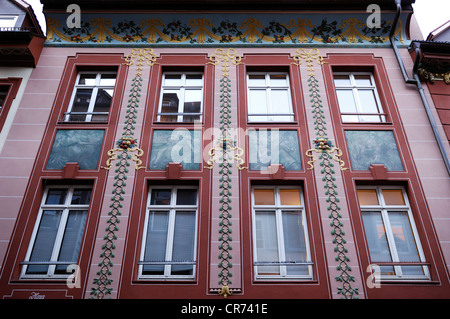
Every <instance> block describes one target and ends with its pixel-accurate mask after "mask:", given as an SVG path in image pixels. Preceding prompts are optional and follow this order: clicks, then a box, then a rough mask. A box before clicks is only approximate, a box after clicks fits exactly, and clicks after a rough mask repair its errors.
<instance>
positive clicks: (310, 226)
mask: <svg viewBox="0 0 450 319" xmlns="http://www.w3.org/2000/svg"><path fill="white" fill-rule="evenodd" d="M41 2H42V3H43V4H44V13H45V15H46V19H47V38H46V41H45V44H44V47H43V49H42V53H41V56H40V58H39V60H38V62H37V64H36V67H35V68H34V69H33V70H32V72H31V75H30V78H29V80H28V83H27V85H26V89H25V91H24V93H23V97H22V99H21V101H20V104H19V105H18V109H17V114H16V116H15V118H14V120H13V121H12V123H11V129H10V130H9V132H8V135H7V136H6V138H5V142H4V147H3V149H2V152H1V154H0V171H1V172H0V180H1V183H0V185H1V186H0V187H1V194H0V200H1V205H0V207H1V216H0V218H1V221H2V223H1V230H2V231H1V236H2V238H1V242H0V243H1V247H0V256H1V261H2V269H1V273H0V295H1V296H2V298H3V299H10V298H14V299H29V298H46V299H62V298H73V299H88V298H94V299H103V298H113V299H159V298H162V299H185V298H190V299H198V298H201V299H223V298H228V299H241V298H245V299H257V298H258V299H265V298H272V299H273V298H282V299H336V298H346V299H353V298H360V299H376V298H380V299H392V298H408V299H410V298H449V297H450V281H449V280H450V277H449V267H448V260H449V259H450V244H449V243H450V238H449V234H450V232H449V231H448V229H449V227H450V216H448V213H449V212H450V179H449V170H448V166H446V163H448V156H447V154H449V152H450V147H449V143H448V140H447V139H446V138H444V136H445V132H444V129H443V126H442V124H441V121H440V119H439V117H438V116H436V110H435V106H434V101H433V100H432V99H431V98H430V96H429V95H430V92H429V90H428V88H427V87H426V86H424V87H422V90H423V92H424V94H423V95H424V96H423V95H421V91H420V90H419V84H420V81H419V83H417V80H415V78H414V74H417V72H416V71H414V70H413V68H414V62H415V61H414V56H412V55H411V54H410V52H409V50H408V48H409V47H410V45H411V39H415V38H417V37H416V35H417V34H418V28H417V24H416V22H415V20H414V16H413V11H412V7H411V3H412V2H413V1H411V0H409V1H401V2H395V1H378V2H377V3H378V7H373V6H371V5H372V2H373V1H340V4H339V5H337V4H336V3H335V1H326V0H323V1H322V0H320V1H314V4H311V2H310V1H284V2H283V3H282V4H277V5H275V4H274V3H272V2H270V1H258V2H255V1H251V0H248V1H241V2H240V7H239V8H238V10H236V8H234V7H233V8H232V6H233V5H234V4H232V3H231V2H230V1H217V2H214V3H212V4H211V3H208V2H206V1H192V2H188V3H187V4H186V3H185V2H183V1H176V0H173V1H172V0H166V1H164V2H162V1H161V2H160V1H152V2H151V3H150V4H149V2H148V1H138V0H136V1H126V2H125V1H108V5H107V7H105V3H104V2H102V1H92V0H91V1H78V2H77V3H78V5H79V6H78V7H77V6H75V7H73V6H70V5H71V1H61V0H58V1H52V0H43V1H41ZM69 6H70V7H69ZM174 8H175V9H174ZM324 8H326V10H324ZM372 24H374V25H372ZM413 72H414V74H413ZM424 100H426V101H428V104H427V105H428V107H430V108H431V111H432V114H431V115H432V117H431V118H432V119H434V120H435V122H436V123H437V124H436V123H435V124H436V125H434V126H433V124H430V123H431V122H430V119H429V118H428V117H427V110H426V109H425V106H424ZM439 139H440V140H443V141H444V143H443V145H442V146H441V147H440V146H439V142H438V140H439Z"/></svg>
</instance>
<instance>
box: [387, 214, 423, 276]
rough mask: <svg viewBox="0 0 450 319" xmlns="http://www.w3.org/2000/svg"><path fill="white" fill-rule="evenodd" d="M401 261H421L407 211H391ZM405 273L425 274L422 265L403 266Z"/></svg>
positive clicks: (390, 217) (391, 220)
mask: <svg viewBox="0 0 450 319" xmlns="http://www.w3.org/2000/svg"><path fill="white" fill-rule="evenodd" d="M389 221H390V223H391V228H392V233H393V236H394V242H395V247H396V249H397V254H398V259H399V261H404V262H413V261H420V259H419V254H418V251H417V245H416V241H415V240H414V235H413V232H412V229H411V224H410V221H409V217H408V214H407V212H389ZM402 274H403V275H423V270H422V267H421V266H402Z"/></svg>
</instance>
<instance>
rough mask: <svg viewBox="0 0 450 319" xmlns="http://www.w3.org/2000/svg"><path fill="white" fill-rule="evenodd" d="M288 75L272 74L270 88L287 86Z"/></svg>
mask: <svg viewBox="0 0 450 319" xmlns="http://www.w3.org/2000/svg"><path fill="white" fill-rule="evenodd" d="M287 85H288V83H287V78H286V74H271V75H270V86H287Z"/></svg>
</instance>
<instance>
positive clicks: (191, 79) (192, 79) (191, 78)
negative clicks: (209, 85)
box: [186, 74, 203, 86]
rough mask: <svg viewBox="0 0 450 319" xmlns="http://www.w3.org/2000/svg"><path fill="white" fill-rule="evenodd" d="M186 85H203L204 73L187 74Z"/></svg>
mask: <svg viewBox="0 0 450 319" xmlns="http://www.w3.org/2000/svg"><path fill="white" fill-rule="evenodd" d="M186 86H203V75H202V74H187V75H186Z"/></svg>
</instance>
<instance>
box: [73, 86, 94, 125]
mask: <svg viewBox="0 0 450 319" xmlns="http://www.w3.org/2000/svg"><path fill="white" fill-rule="evenodd" d="M91 97H92V89H77V92H76V93H75V98H74V100H73V104H72V109H71V112H87V111H88V109H89V103H90V102H91ZM85 119H86V115H84V114H71V115H70V121H84V120H85Z"/></svg>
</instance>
